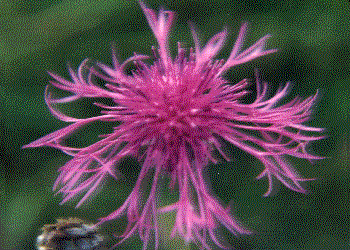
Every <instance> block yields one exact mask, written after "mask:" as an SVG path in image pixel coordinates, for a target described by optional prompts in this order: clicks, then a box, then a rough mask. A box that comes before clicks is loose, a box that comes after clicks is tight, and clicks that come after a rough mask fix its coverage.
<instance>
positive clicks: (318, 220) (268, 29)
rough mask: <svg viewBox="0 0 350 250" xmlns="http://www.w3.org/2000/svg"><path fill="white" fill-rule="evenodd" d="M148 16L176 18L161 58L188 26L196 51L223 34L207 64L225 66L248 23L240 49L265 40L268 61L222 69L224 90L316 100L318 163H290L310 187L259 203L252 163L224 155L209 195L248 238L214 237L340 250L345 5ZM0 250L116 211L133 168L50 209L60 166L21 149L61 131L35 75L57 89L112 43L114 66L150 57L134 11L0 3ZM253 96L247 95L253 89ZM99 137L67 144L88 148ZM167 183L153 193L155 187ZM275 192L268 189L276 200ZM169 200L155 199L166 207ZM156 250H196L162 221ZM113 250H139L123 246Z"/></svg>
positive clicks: (285, 4) (171, 5) (346, 212)
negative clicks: (197, 40)
mask: <svg viewBox="0 0 350 250" xmlns="http://www.w3.org/2000/svg"><path fill="white" fill-rule="evenodd" d="M147 3H148V4H149V6H151V7H152V8H154V9H158V7H159V6H164V7H165V8H166V9H169V10H173V11H176V12H177V23H176V27H175V28H174V29H173V33H172V36H171V45H172V49H173V51H172V52H173V54H175V51H176V43H177V41H182V42H183V44H184V45H185V46H186V47H190V46H193V41H192V39H191V36H190V31H189V28H188V25H187V21H188V20H191V21H193V22H194V23H195V24H196V25H197V27H198V28H199V30H200V31H201V38H202V41H207V40H208V39H209V38H210V37H211V36H213V35H214V34H216V33H217V32H219V31H220V30H221V29H222V27H223V26H224V25H227V26H228V27H229V29H230V32H231V35H230V37H229V39H228V42H227V44H226V46H225V48H224V49H223V51H222V52H221V53H220V55H219V56H218V58H227V56H228V54H229V52H230V50H231V49H232V46H233V43H234V41H235V38H236V35H237V32H238V29H239V27H240V25H241V24H242V23H243V22H245V21H248V22H249V23H250V29H249V31H250V32H249V34H248V36H247V40H246V43H245V45H246V46H249V45H252V43H253V42H254V41H256V40H258V39H259V38H260V37H262V36H263V35H265V34H267V33H270V34H272V35H273V37H272V38H271V40H270V41H269V43H268V46H269V48H279V52H277V53H275V54H273V55H269V56H265V57H263V58H259V59H257V60H254V61H253V62H250V63H247V64H244V65H241V66H238V67H236V68H233V69H232V70H231V71H230V72H228V74H227V78H228V79H229V80H230V81H231V82H233V83H236V82H238V81H240V80H241V79H243V78H250V79H253V77H254V69H256V68H257V69H259V70H260V72H261V74H262V76H263V79H264V80H265V81H267V82H269V83H270V84H271V86H272V88H273V89H275V90H276V89H277V87H278V86H280V85H281V84H284V83H286V82H287V81H292V82H293V83H294V85H293V86H294V87H293V89H292V91H291V94H290V97H289V99H291V98H292V97H295V96H296V95H299V96H302V97H305V98H306V97H308V96H310V95H312V94H314V93H315V91H316V89H320V90H321V93H322V98H320V101H319V102H318V105H317V107H316V108H315V113H314V115H313V119H312V121H310V122H309V123H308V124H309V125H311V126H317V127H324V128H327V132H326V134H327V135H328V138H327V139H325V140H322V141H319V142H316V143H314V144H313V145H312V150H313V151H314V152H315V154H318V155H322V156H326V157H328V158H327V159H325V160H320V161H317V162H316V163H314V164H310V163H309V162H307V161H303V160H297V159H292V160H291V161H292V162H293V163H294V165H295V168H296V169H297V170H298V171H299V172H300V173H301V174H302V175H303V176H304V177H315V178H317V180H316V181H312V182H309V183H308V184H307V187H308V189H309V190H310V194H308V195H303V194H299V193H295V192H293V191H290V190H288V189H287V188H285V187H283V186H281V185H276V187H277V189H276V192H275V195H273V196H271V197H268V198H264V197H262V194H263V193H264V192H265V191H266V190H267V181H266V179H263V180H260V181H257V180H255V177H256V176H257V175H258V174H259V173H260V171H262V169H263V167H262V164H261V163H260V162H258V161H257V160H255V159H254V158H252V157H250V156H249V155H248V154H246V153H245V152H242V151H240V150H238V149H236V148H233V147H232V148H229V150H230V155H231V157H232V158H233V159H234V160H233V161H232V162H230V163H226V162H221V163H219V164H217V165H215V166H214V165H210V166H209V167H208V171H207V175H208V178H209V179H210V180H211V184H212V189H213V192H214V193H215V194H216V195H217V196H218V197H220V199H221V200H222V201H223V202H224V203H226V204H230V205H232V211H234V213H235V215H237V217H238V218H239V219H240V220H241V221H242V222H243V223H244V224H245V225H247V226H248V227H249V228H251V229H255V230H256V231H258V234H256V235H253V236H249V237H240V238H235V237H233V236H231V235H230V234H228V233H227V232H226V231H224V234H225V236H226V237H227V241H228V242H229V243H231V244H233V245H234V246H236V248H237V249H350V228H349V227H350V204H349V202H350V199H349V191H350V182H349V180H350V178H349V174H350V169H349V167H350V165H349V163H350V117H349V112H350V88H349V84H350V67H349V61H350V4H349V1H347V0H333V1H329V0H313V1H295V0H292V1H290V0H286V1H280V0H264V1H262V0H256V1H250V0H237V1H224V0H207V1H201V0H176V1H175V0H172V1H171V0H157V1H155V0H148V1H147ZM0 17H1V19H0V103H1V106H0V115H1V120H0V125H1V126H0V138H1V140H0V141H1V151H0V154H1V161H0V168H1V171H0V211H1V215H0V236H1V240H0V248H1V249H27V250H30V249H35V247H34V244H35V239H36V237H37V235H38V234H39V232H40V228H41V227H42V225H44V224H47V223H53V222H54V221H55V219H56V218H60V217H69V216H78V217H80V218H85V219H87V220H89V221H91V222H95V221H96V220H97V219H98V218H100V217H103V216H106V215H108V214H109V213H111V212H112V211H114V210H115V209H116V208H117V207H118V206H120V205H121V204H122V202H123V201H124V200H125V199H126V197H127V196H128V194H129V193H130V192H131V190H132V187H133V184H134V183H135V181H136V179H137V175H138V172H139V170H140V166H139V165H138V163H137V162H136V161H135V160H133V159H129V158H127V159H125V160H123V161H122V162H121V163H120V164H119V167H120V170H121V172H122V173H123V175H124V177H123V178H122V179H121V180H119V181H114V180H109V181H108V182H107V183H106V185H105V187H104V189H103V191H101V192H100V193H99V194H98V195H96V196H95V197H94V198H93V199H91V200H90V201H89V202H87V203H86V204H85V205H83V206H82V207H81V208H79V209H75V208H74V207H75V205H76V203H77V201H76V200H75V201H72V202H68V203H66V204H64V205H62V206H61V205H59V203H60V200H61V197H60V195H57V196H54V193H53V192H52V185H53V183H54V180H55V178H56V177H57V176H58V173H57V169H58V167H59V166H62V165H63V164H64V163H65V162H66V161H68V160H69V159H70V157H69V156H67V155H65V154H64V153H62V152H59V151H57V150H54V149H51V148H37V149H26V150H22V149H21V147H22V146H23V145H24V144H27V143H29V142H31V141H33V140H35V139H37V138H39V137H41V136H44V135H45V134H48V133H50V132H53V131H55V130H56V129H59V128H62V127H63V126H65V125H66V124H65V123H63V122H60V121H58V120H56V119H55V118H54V117H53V116H52V115H51V114H50V113H49V111H48V109H47V107H46V105H45V102H44V89H45V86H46V85H47V84H48V81H49V80H50V77H49V76H48V74H47V73H46V72H47V70H51V71H54V72H56V73H59V74H60V75H62V76H64V77H67V78H68V77H69V75H68V73H67V67H66V65H67V62H70V63H71V65H73V67H74V68H77V67H78V66H79V64H80V63H81V62H82V61H83V60H84V59H85V58H91V59H92V61H93V62H94V61H96V60H98V61H101V62H104V63H106V64H110V62H111V57H110V45H111V42H113V41H114V42H115V44H116V46H117V48H118V53H119V55H120V59H122V60H124V59H126V58H128V57H129V56H131V55H132V54H133V52H134V51H136V52H138V53H142V54H151V46H152V45H156V40H155V38H154V37H153V35H152V33H151V30H150V28H149V27H148V24H147V22H146V19H145V17H144V16H143V13H142V11H141V8H140V7H139V6H138V3H137V1H134V0H132V1H128V0H95V1H94V0H81V1H77V0H75V1H73V0H70V1H63V0H51V1H48V0H37V1H30V0H1V1H0ZM253 90H254V89H253ZM61 109H62V110H63V111H64V112H65V113H68V114H69V115H75V116H77V117H82V116H88V115H90V114H92V113H94V114H95V113H96V110H94V109H93V108H92V107H91V102H89V101H78V102H76V104H74V105H71V106H69V105H67V106H64V105H62V108H61ZM99 133H104V131H101V126H100V125H96V126H92V127H91V128H90V129H87V130H83V133H79V135H78V136H77V139H76V140H77V143H83V144H84V143H85V144H89V143H91V142H93V141H94V140H95V139H96V136H97V135H98V134H99ZM166 182H167V180H165V181H164V186H165V184H166ZM278 186H280V188H278ZM174 197H175V198H176V196H173V197H171V195H170V197H165V196H164V197H162V199H161V203H162V204H166V203H169V202H170V200H174V199H175V198H174ZM161 219H162V222H163V223H162V225H161V226H162V230H163V232H164V234H163V235H162V238H163V243H162V248H163V249H198V247H196V246H195V245H192V244H190V245H187V246H186V245H184V244H183V243H182V241H181V240H179V239H177V238H175V239H174V240H171V239H169V237H168V236H167V234H168V233H169V231H170V229H171V227H172V225H173V220H174V216H173V215H171V214H169V215H165V216H162V218H161ZM125 225H126V220H118V221H115V222H113V223H109V224H108V225H106V228H105V229H104V231H105V233H106V234H109V233H110V232H113V231H115V232H116V233H117V234H120V233H122V231H123V230H124V226H125ZM116 249H141V245H140V240H139V239H138V238H137V237H134V238H133V239H131V240H128V241H127V242H126V243H125V244H122V245H121V246H118V247H117V248H116Z"/></svg>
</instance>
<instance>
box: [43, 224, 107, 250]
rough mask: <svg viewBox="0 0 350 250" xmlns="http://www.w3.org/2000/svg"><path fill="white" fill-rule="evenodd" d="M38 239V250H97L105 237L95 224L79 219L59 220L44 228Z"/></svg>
mask: <svg viewBox="0 0 350 250" xmlns="http://www.w3.org/2000/svg"><path fill="white" fill-rule="evenodd" d="M42 231H43V232H42V234H41V235H39V236H38V238H37V248H38V250H95V249H96V250H97V249H102V248H100V247H99V245H100V243H101V242H102V240H103V237H102V236H101V235H99V234H98V232H97V229H96V228H95V227H94V225H93V224H86V223H85V222H84V221H82V220H81V219H78V218H68V219H57V223H56V224H48V225H45V226H44V227H43V228H42Z"/></svg>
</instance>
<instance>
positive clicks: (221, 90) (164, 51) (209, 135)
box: [24, 1, 323, 249]
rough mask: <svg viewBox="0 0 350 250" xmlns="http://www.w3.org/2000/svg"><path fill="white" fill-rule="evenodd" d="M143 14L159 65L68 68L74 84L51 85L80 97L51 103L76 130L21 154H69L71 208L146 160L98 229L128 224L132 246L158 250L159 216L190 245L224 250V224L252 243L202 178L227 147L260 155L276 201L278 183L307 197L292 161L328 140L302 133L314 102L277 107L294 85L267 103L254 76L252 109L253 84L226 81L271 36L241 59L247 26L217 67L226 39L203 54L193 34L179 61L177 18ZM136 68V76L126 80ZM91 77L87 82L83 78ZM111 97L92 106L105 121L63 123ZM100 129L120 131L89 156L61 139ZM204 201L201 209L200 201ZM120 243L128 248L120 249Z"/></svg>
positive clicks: (66, 184)
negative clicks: (69, 109)
mask: <svg viewBox="0 0 350 250" xmlns="http://www.w3.org/2000/svg"><path fill="white" fill-rule="evenodd" d="M140 4H141V7H142V10H143V12H144V13H145V15H146V17H147V20H148V23H149V25H150V27H151V29H152V31H153V33H154V35H155V37H156V39H157V42H158V46H159V48H158V49H155V48H152V50H153V53H154V55H155V60H154V63H153V64H152V65H148V64H146V63H145V62H144V60H145V59H148V58H149V57H148V56H145V55H139V54H136V53H135V54H134V56H132V57H130V58H129V59H127V60H126V61H125V62H123V63H122V64H120V63H119V62H118V60H117V59H116V55H115V51H114V49H113V66H112V67H110V66H107V65H104V64H102V63H98V64H97V66H98V67H99V68H100V70H96V69H95V68H93V67H91V68H89V67H87V66H86V65H87V61H86V60H85V61H83V63H82V64H81V65H80V67H79V69H78V71H77V72H75V71H73V70H72V69H71V68H69V72H70V75H71V78H72V81H70V80H66V79H64V78H62V77H60V76H58V75H56V74H54V73H50V75H51V76H52V77H53V78H54V79H55V81H52V82H51V84H52V85H54V86H55V87H57V88H59V89H61V90H65V91H68V92H71V93H72V94H73V95H72V96H70V97H66V98H62V99H53V98H52V97H51V95H50V94H49V92H48V89H46V95H45V100H46V103H47V105H48V107H49V109H50V111H51V113H52V114H53V115H54V116H56V117H57V118H58V119H60V120H62V121H65V122H70V123H72V124H71V125H69V126H68V127H66V128H63V129H60V130H58V131H56V132H54V133H51V134H49V135H47V136H44V137H42V138H40V139H38V140H36V141H34V142H32V143H30V144H28V145H26V146H24V147H26V148H27V147H41V146H50V147H54V148H57V149H59V150H62V151H63V152H65V153H67V154H69V155H71V156H72V157H73V158H72V160H70V161H69V162H67V163H66V164H65V165H64V166H63V167H61V168H60V172H61V173H60V176H59V177H58V179H57V181H56V183H55V185H54V188H58V187H60V189H59V192H60V193H63V195H64V197H65V198H64V199H63V201H62V202H66V201H68V200H70V199H71V198H73V197H75V196H76V195H78V194H80V193H84V192H85V193H86V194H85V195H84V196H83V198H82V199H81V201H80V202H79V203H78V205H77V206H79V205H80V204H81V203H82V202H84V201H85V200H86V199H87V197H89V196H90V195H91V194H92V193H93V192H94V191H95V190H96V189H98V187H99V186H100V184H101V182H102V181H103V180H104V179H105V178H106V177H107V176H114V177H115V178H117V175H116V174H115V172H116V171H117V170H116V168H117V167H116V163H117V162H118V161H119V160H120V159H121V158H123V157H125V156H128V155H131V156H134V157H136V158H137V159H139V161H140V162H141V163H142V169H141V172H140V175H139V178H138V180H137V182H136V185H135V187H134V189H133V191H132V192H131V194H130V195H129V197H128V198H127V200H126V201H125V203H124V204H123V205H122V206H121V207H120V208H118V209H117V210H116V211H115V212H113V213H111V214H110V215H108V216H107V217H104V218H102V219H101V223H102V222H105V221H108V220H112V219H116V218H118V217H120V216H122V215H124V214H126V215H127V219H128V226H127V229H126V231H125V233H124V234H123V235H122V236H121V237H123V238H124V239H123V240H122V241H124V240H125V239H127V238H129V237H130V236H131V235H133V234H134V233H138V234H139V236H140V237H141V239H142V240H143V242H144V248H147V244H148V243H149V240H150V237H151V235H153V233H154V235H155V238H156V247H158V237H159V227H158V224H157V215H158V214H159V213H164V212H169V211H174V212H176V221H175V225H174V228H173V231H172V236H175V235H176V234H177V235H179V236H182V237H183V238H185V240H186V241H194V242H196V243H198V244H199V245H200V246H201V247H204V248H206V249H210V243H209V242H208V240H209V239H211V240H212V241H213V242H214V243H215V244H216V245H218V246H219V247H221V248H224V246H223V245H222V244H221V241H220V240H219V239H218V235H217V234H216V233H215V232H216V231H215V229H216V228H217V227H218V226H219V224H220V223H221V224H223V225H224V226H225V227H226V228H227V229H228V230H230V231H231V232H232V233H233V234H249V233H250V231H249V230H247V229H246V228H244V227H243V226H242V225H241V224H240V223H239V222H238V221H237V220H236V219H235V218H233V217H232V216H231V215H230V212H229V210H228V209H226V208H224V207H223V206H222V205H221V204H220V203H219V202H218V200H217V199H215V198H214V197H213V196H212V195H211V194H210V192H209V190H208V187H207V185H206V183H205V181H204V178H203V169H204V168H205V167H206V166H207V165H208V163H209V161H211V162H213V163H216V162H217V160H216V159H214V157H213V155H212V152H213V150H214V149H216V150H218V151H219V152H220V153H221V154H222V156H223V157H224V158H226V159H227V156H226V155H225V153H224V152H223V150H222V149H221V145H222V143H223V142H224V141H226V142H229V143H231V144H233V145H235V146H236V147H238V148H240V149H242V150H244V151H246V152H248V153H249V154H251V155H253V156H255V157H256V158H257V159H259V160H260V161H261V162H262V163H263V164H264V167H265V169H264V170H263V171H262V173H261V174H260V175H259V176H258V178H261V177H263V176H266V177H267V178H268V180H269V184H270V185H269V189H268V191H267V193H266V194H265V195H268V194H269V193H270V192H271V188H272V179H273V178H277V179H278V180H280V181H281V182H282V183H283V184H284V185H285V186H287V187H288V188H290V189H292V190H294V191H297V192H305V189H304V188H303V187H302V186H301V184H300V182H302V181H305V180H308V179H303V178H301V177H299V176H298V175H297V173H296V172H295V171H294V170H293V168H292V166H291V165H290V164H289V163H288V162H287V160H286V158H285V156H287V155H289V156H294V157H298V158H305V159H309V160H310V159H320V158H321V157H317V156H313V155H311V154H310V153H308V152H307V151H306V146H307V145H308V143H309V142H310V141H314V140H319V139H321V138H323V137H322V136H310V135H306V134H305V132H310V131H311V132H321V131H322V129H320V128H313V127H308V126H305V125H303V123H304V122H305V121H307V120H308V119H309V117H310V113H311V108H312V106H313V104H314V102H315V100H316V97H317V93H316V94H315V95H314V96H311V97H309V98H307V99H305V100H301V98H298V97H297V98H295V99H294V100H293V101H291V102H289V103H287V104H284V105H279V102H280V100H282V99H283V98H284V97H285V96H286V95H287V91H288V89H289V84H286V85H285V87H284V88H282V89H279V90H278V91H277V93H276V95H275V96H273V97H272V98H268V97H267V89H268V85H267V84H266V83H261V82H260V80H259V78H258V77H257V80H256V83H257V97H256V100H255V101H254V102H253V103H250V104H246V103H243V102H242V101H241V98H242V97H243V96H245V95H246V94H247V91H246V87H247V85H248V84H249V82H248V80H246V79H244V80H242V81H241V82H239V83H237V84H235V85H231V84H230V83H229V82H228V81H227V80H226V79H225V78H224V77H223V75H224V73H225V72H226V71H227V70H229V69H230V68H232V67H234V66H236V65H239V64H242V63H245V62H248V61H250V60H252V59H255V58H257V57H260V56H263V55H266V54H269V53H272V52H274V51H275V50H265V49H264V47H265V44H266V41H267V39H268V38H269V37H270V35H266V36H264V37H262V38H261V39H260V40H259V41H257V42H256V43H255V44H254V45H253V46H251V47H250V48H248V49H246V50H244V51H243V52H242V50H241V47H242V45H243V42H244V37H245V34H246V28H247V26H246V25H245V24H244V25H243V26H242V27H241V29H240V32H239V35H238V38H237V41H236V43H235V45H234V47H233V50H232V52H231V54H230V56H229V58H228V59H227V60H226V61H225V60H215V59H214V58H215V56H216V55H217V54H218V52H219V51H220V49H221V48H222V47H223V45H224V42H225V39H226V36H227V33H228V32H227V30H226V29H223V31H221V32H219V33H218V34H216V35H215V36H213V37H212V38H211V39H210V40H209V42H208V43H207V44H206V45H205V46H204V47H201V46H200V43H199V39H198V36H197V32H196V31H195V30H194V28H193V27H192V26H191V31H192V35H193V39H194V42H195V48H194V51H193V50H192V49H190V51H189V53H186V51H185V49H184V48H182V46H181V44H180V43H178V55H177V56H176V58H174V59H173V58H172V57H171V55H170V49H169V42H168V37H169V32H170V29H171V26H172V24H173V21H174V12H171V11H164V10H160V12H159V14H158V15H157V14H156V12H155V11H154V10H152V9H149V8H148V7H146V5H145V4H144V3H143V2H142V1H140ZM130 62H133V63H134V64H135V66H136V68H137V69H136V70H134V71H133V72H132V74H127V73H126V72H125V67H126V65H127V64H128V63H130ZM86 68H87V69H88V70H89V74H88V76H85V75H84V74H83V72H84V70H85V69H86ZM93 75H94V76H97V77H100V78H102V79H103V80H105V81H106V82H107V84H106V85H105V88H102V87H100V86H98V85H96V84H94V83H93V82H92V76H93ZM94 97H98V98H99V97H102V98H110V99H111V100H113V101H114V103H115V105H114V106H107V105H104V104H99V103H95V105H97V106H98V107H100V108H102V109H103V111H102V112H101V113H102V115H100V116H96V117H91V118H86V119H77V118H72V117H69V116H66V115H64V114H62V113H61V112H60V111H58V110H56V109H55V108H54V107H53V104H56V103H66V102H72V101H74V100H77V99H79V98H94ZM94 121H103V122H112V123H115V122H120V125H118V126H116V127H115V128H114V131H113V132H112V133H110V134H107V135H104V136H103V139H101V140H100V141H98V142H96V143H94V144H92V145H90V146H88V147H84V148H74V147H68V146H66V145H64V140H63V139H64V138H66V137H68V136H70V135H71V134H72V133H74V131H76V130H77V129H79V128H81V127H82V126H84V125H87V124H89V123H92V122H94ZM150 171H154V177H153V181H152V182H151V185H152V186H151V191H150V194H149V196H148V198H147V201H146V202H145V203H141V199H140V198H141V196H142V194H143V190H142V187H141V183H142V181H143V180H144V179H145V177H146V175H147V174H148V173H149V172H150ZM164 175H166V176H169V177H170V178H171V186H172V187H174V185H175V183H178V186H179V194H180V196H179V200H178V201H177V202H176V203H174V204H171V205H168V206H166V207H163V208H159V207H158V206H157V203H156V198H157V184H158V181H159V178H160V177H161V176H164ZM193 193H195V196H196V197H197V199H196V200H195V199H194V198H193V197H194V194H193ZM122 241H121V242H122Z"/></svg>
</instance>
